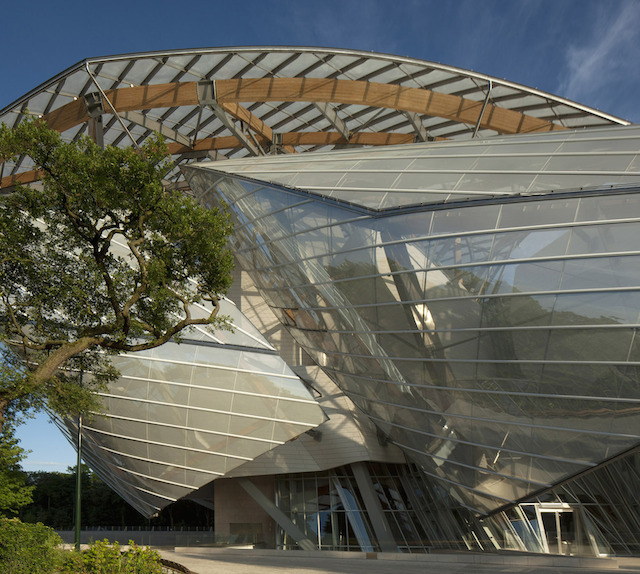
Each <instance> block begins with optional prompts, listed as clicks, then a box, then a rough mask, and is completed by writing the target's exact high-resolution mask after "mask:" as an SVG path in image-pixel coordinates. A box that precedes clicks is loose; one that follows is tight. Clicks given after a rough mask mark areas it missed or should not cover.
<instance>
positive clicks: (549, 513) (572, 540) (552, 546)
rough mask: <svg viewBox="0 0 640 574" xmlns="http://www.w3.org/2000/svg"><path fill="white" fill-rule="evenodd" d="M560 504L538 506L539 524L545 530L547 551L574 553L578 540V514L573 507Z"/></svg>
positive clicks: (544, 538)
mask: <svg viewBox="0 0 640 574" xmlns="http://www.w3.org/2000/svg"><path fill="white" fill-rule="evenodd" d="M550 506H551V505H550ZM558 506H559V505H558ZM558 506H556V505H553V506H551V507H544V506H543V505H540V506H539V507H538V512H539V513H540V519H539V524H541V525H542V530H543V533H542V534H543V537H542V539H543V540H544V541H546V544H547V551H548V552H549V553H551V554H567V555H569V554H573V553H574V548H575V546H576V542H577V541H576V531H577V528H576V516H575V515H574V513H573V509H572V508H569V507H567V508H563V507H558ZM562 506H564V505H562ZM567 506H568V505H567Z"/></svg>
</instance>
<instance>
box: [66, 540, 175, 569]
mask: <svg viewBox="0 0 640 574" xmlns="http://www.w3.org/2000/svg"><path fill="white" fill-rule="evenodd" d="M162 571H163V570H162V565H161V563H160V554H158V553H157V552H156V551H155V550H151V549H150V548H141V547H140V546H137V545H136V544H134V543H133V542H132V541H129V549H128V550H127V551H125V552H122V551H121V549H120V545H119V544H118V543H117V542H115V543H113V544H111V543H110V542H109V541H108V540H106V539H105V540H101V541H100V540H99V541H97V542H94V543H93V544H91V546H89V548H88V549H87V550H84V551H83V552H82V555H81V559H79V558H78V555H77V554H76V555H75V556H70V557H69V559H68V561H67V562H66V563H65V565H64V567H63V572H65V573H68V574H71V573H74V572H78V573H82V574H115V573H121V574H162Z"/></svg>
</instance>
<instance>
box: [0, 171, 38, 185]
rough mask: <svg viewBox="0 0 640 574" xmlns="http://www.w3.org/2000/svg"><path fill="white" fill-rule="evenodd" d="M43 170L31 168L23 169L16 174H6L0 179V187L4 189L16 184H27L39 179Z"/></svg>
mask: <svg viewBox="0 0 640 574" xmlns="http://www.w3.org/2000/svg"><path fill="white" fill-rule="evenodd" d="M43 175H44V172H43V171H42V170H35V169H31V170H29V171H23V172H22V173H18V174H16V175H7V176H5V177H3V178H2V180H0V189H6V188H8V187H13V186H14V185H18V184H25V185H26V184H28V183H34V182H36V181H40V179H42V176H43Z"/></svg>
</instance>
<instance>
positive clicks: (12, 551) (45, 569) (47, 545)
mask: <svg viewBox="0 0 640 574" xmlns="http://www.w3.org/2000/svg"><path fill="white" fill-rule="evenodd" d="M61 544H62V539H61V538H60V537H59V536H58V535H57V534H56V533H55V532H54V531H53V529H51V528H49V527H48V526H45V525H44V524H41V523H38V524H28V523H26V522H20V521H19V520H18V519H17V518H12V519H9V518H0V572H2V573H3V574H34V573H36V572H37V573H38V574H49V573H52V572H56V571H58V567H59V566H60V565H61V564H62V561H63V551H62V550H61V548H60V545H61Z"/></svg>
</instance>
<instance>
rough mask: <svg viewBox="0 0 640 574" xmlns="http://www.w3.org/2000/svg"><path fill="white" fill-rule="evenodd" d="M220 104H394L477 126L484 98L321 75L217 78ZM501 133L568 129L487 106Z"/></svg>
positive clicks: (487, 116)
mask: <svg viewBox="0 0 640 574" xmlns="http://www.w3.org/2000/svg"><path fill="white" fill-rule="evenodd" d="M216 98H217V100H218V102H220V103H223V102H224V103H231V102H233V103H236V102H273V101H276V102H334V103H341V104H355V105H362V106H372V107H378V108H391V109H396V110H402V111H409V112H415V113H418V114H425V115H429V116H436V117H441V118H445V119H449V120H453V121H456V122H461V123H465V124H469V125H475V124H476V123H477V121H478V117H479V116H480V112H481V110H482V105H483V102H478V101H474V100H469V99H466V98H462V97H460V96H455V95H452V94H443V93H440V92H433V91H431V90H425V89H422V88H410V87H406V86H398V85H394V84H380V83H375V82H362V81H357V80H335V79H322V78H255V79H231V80H217V81H216ZM480 126H481V127H483V128H485V129H490V130H494V131H497V132H499V133H507V134H510V133H523V132H535V131H551V130H554V129H563V128H562V127H561V126H558V125H556V124H554V123H553V122H549V121H546V120H542V119H539V118H534V117H531V116H527V115H525V114H522V113H520V112H516V111H514V110H508V109H505V108H499V107H498V106H494V105H492V104H489V105H487V107H486V109H485V113H484V115H483V117H482V121H481V122H480Z"/></svg>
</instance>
